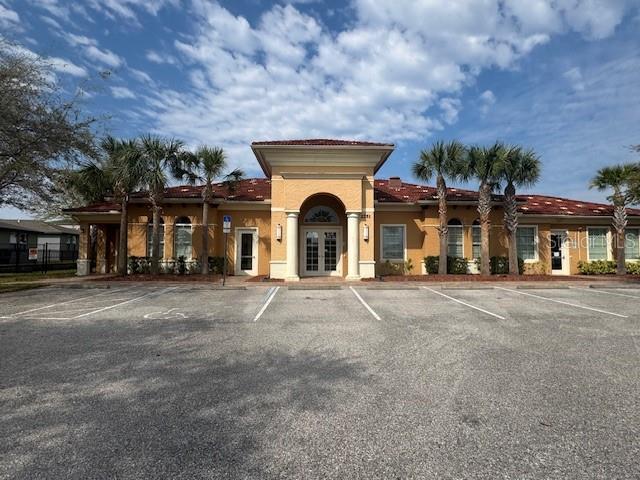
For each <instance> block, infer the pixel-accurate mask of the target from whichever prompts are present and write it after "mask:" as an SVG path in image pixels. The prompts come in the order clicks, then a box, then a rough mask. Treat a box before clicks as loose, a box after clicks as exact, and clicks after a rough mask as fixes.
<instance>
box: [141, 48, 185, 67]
mask: <svg viewBox="0 0 640 480" xmlns="http://www.w3.org/2000/svg"><path fill="white" fill-rule="evenodd" d="M145 56H146V57H147V60H149V61H150V62H151V63H157V64H158V65H162V64H165V63H166V64H168V65H176V64H177V63H178V61H177V60H176V58H175V57H174V56H173V55H169V54H167V53H164V52H163V53H158V52H156V51H155V50H149V51H148V52H147V53H146V55H145Z"/></svg>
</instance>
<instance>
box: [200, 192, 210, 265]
mask: <svg viewBox="0 0 640 480" xmlns="http://www.w3.org/2000/svg"><path fill="white" fill-rule="evenodd" d="M201 262H202V274H203V275H207V274H208V273H209V199H208V198H205V199H204V201H203V202H202V255H201Z"/></svg>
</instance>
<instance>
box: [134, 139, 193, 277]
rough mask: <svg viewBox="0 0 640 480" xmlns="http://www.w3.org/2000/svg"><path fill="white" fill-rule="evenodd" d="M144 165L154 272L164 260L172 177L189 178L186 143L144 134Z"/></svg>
mask: <svg viewBox="0 0 640 480" xmlns="http://www.w3.org/2000/svg"><path fill="white" fill-rule="evenodd" d="M136 145H137V149H138V154H139V156H140V160H141V162H142V178H141V182H140V183H141V186H142V187H143V188H144V189H145V190H146V191H147V195H148V197H149V201H150V202H151V210H152V216H153V227H152V233H151V273H152V274H153V275H156V274H157V273H158V270H159V263H160V258H159V256H158V253H159V252H160V236H159V231H160V212H161V209H162V207H161V205H162V200H163V198H164V190H165V188H166V187H167V184H168V182H169V179H170V177H173V178H182V177H184V175H185V171H184V167H183V166H184V162H185V159H186V158H187V157H188V155H187V152H186V151H185V150H184V143H183V142H182V141H180V140H175V139H164V138H162V137H158V136H155V135H143V136H142V137H140V139H139V140H138V142H137V143H136Z"/></svg>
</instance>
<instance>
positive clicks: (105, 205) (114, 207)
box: [64, 202, 120, 213]
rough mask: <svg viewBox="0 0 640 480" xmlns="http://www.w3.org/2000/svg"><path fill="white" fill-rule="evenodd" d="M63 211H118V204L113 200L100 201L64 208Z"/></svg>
mask: <svg viewBox="0 0 640 480" xmlns="http://www.w3.org/2000/svg"><path fill="white" fill-rule="evenodd" d="M64 211H65V212H69V213H94V212H95V213H108V212H111V211H118V212H119V211H120V204H119V203H114V202H101V203H94V204H91V205H86V206H84V207H75V208H66V209H64Z"/></svg>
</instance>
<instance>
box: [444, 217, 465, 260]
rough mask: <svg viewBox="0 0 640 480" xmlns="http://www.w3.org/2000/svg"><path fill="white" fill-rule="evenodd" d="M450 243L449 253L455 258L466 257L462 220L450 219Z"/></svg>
mask: <svg viewBox="0 0 640 480" xmlns="http://www.w3.org/2000/svg"><path fill="white" fill-rule="evenodd" d="M448 241H449V243H448V244H447V255H448V256H450V257H455V258H464V242H463V233H462V222H461V221H460V220H457V219H455V218H454V219H453V220H449V240H448Z"/></svg>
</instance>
